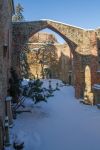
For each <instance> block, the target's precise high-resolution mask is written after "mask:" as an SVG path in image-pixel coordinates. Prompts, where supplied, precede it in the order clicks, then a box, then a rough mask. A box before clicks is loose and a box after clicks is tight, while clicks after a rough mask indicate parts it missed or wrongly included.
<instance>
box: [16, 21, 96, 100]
mask: <svg viewBox="0 0 100 150" xmlns="http://www.w3.org/2000/svg"><path fill="white" fill-rule="evenodd" d="M45 28H49V29H51V30H52V31H54V32H56V33H57V34H59V35H60V36H61V37H62V38H63V39H64V40H65V41H66V42H67V44H68V45H69V47H70V49H71V52H72V54H73V64H74V68H73V69H74V74H75V75H74V76H75V81H74V85H75V95H76V97H77V98H80V97H81V91H82V90H83V89H82V86H85V85H83V83H84V84H85V75H84V74H85V72H84V66H86V65H87V61H88V64H89V63H91V58H92V57H91V56H92V55H93V53H92V52H93V51H92V50H93V49H94V45H95V51H97V48H96V40H95V39H96V38H95V37H96V35H95V32H94V31H86V30H84V29H81V28H78V27H74V26H70V25H67V24H64V23H61V22H56V21H52V20H40V21H32V22H17V23H14V24H13V50H14V52H16V51H17V52H18V53H17V54H18V55H19V53H20V50H21V49H22V47H23V46H24V44H25V43H26V42H28V39H29V38H30V37H31V36H32V35H33V34H35V33H37V32H39V31H41V30H42V29H45ZM88 56H90V57H89V59H87V58H88ZM93 57H94V56H93ZM13 58H14V55H13ZM94 61H95V59H94ZM90 67H91V68H92V67H93V66H92V65H90ZM92 76H93V77H94V76H95V74H94V73H93V74H92ZM94 82H95V81H93V82H92V83H91V86H92V84H93V83H94Z"/></svg>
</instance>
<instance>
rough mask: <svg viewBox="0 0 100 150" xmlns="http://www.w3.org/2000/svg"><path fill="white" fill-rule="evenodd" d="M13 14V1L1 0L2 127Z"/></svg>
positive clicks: (0, 104)
mask: <svg viewBox="0 0 100 150" xmlns="http://www.w3.org/2000/svg"><path fill="white" fill-rule="evenodd" d="M12 12H13V5H12V1H8V0H0V119H1V120H0V125H1V122H2V123H3V125H4V120H5V97H6V96H7V88H8V79H9V76H10V73H9V69H10V65H11V41H12V29H11V28H12V23H11V17H12ZM0 133H1V131H0ZM3 138H4V137H3ZM3 138H2V140H3ZM0 142H1V141H0ZM0 149H2V144H1V143H0Z"/></svg>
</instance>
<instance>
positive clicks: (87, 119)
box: [10, 80, 100, 150]
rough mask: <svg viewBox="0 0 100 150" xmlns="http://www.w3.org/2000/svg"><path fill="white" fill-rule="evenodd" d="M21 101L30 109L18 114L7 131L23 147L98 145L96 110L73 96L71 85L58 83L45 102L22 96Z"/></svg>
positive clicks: (77, 149) (95, 148)
mask: <svg viewBox="0 0 100 150" xmlns="http://www.w3.org/2000/svg"><path fill="white" fill-rule="evenodd" d="M52 83H54V84H55V83H56V80H53V81H52ZM45 85H46V86H47V81H45ZM25 105H26V108H27V109H29V110H30V111H31V112H29V113H26V112H25V113H21V114H18V115H17V119H16V120H15V121H14V126H13V128H12V129H11V131H10V132H11V141H12V142H13V141H14V140H15V138H17V139H18V140H19V141H24V146H25V147H24V150H99V149H100V110H99V109H97V107H96V106H89V105H84V104H82V103H80V102H79V100H77V99H75V97H74V88H73V87H72V86H63V87H60V90H59V91H55V92H54V96H53V97H50V98H48V102H47V103H45V102H41V103H38V104H36V105H34V103H33V102H32V101H31V100H30V99H26V102H25Z"/></svg>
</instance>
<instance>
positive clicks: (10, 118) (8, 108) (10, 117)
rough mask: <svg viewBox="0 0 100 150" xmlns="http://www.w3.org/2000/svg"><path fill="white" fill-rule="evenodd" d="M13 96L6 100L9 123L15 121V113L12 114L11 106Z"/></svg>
mask: <svg viewBox="0 0 100 150" xmlns="http://www.w3.org/2000/svg"><path fill="white" fill-rule="evenodd" d="M11 100H12V97H11V96H7V97H6V100H5V105H6V115H7V116H8V119H9V125H12V123H13V115H12V108H11Z"/></svg>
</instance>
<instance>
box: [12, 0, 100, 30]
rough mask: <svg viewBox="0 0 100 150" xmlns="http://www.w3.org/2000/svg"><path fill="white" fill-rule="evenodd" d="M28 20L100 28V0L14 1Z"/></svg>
mask: <svg viewBox="0 0 100 150" xmlns="http://www.w3.org/2000/svg"><path fill="white" fill-rule="evenodd" d="M14 2H15V5H16V4H17V3H20V4H21V5H22V6H23V8H24V13H23V15H24V17H25V19H26V20H29V21H33V20H40V19H51V20H56V21H60V22H64V23H67V24H70V25H74V26H78V27H81V28H85V29H91V28H92V29H95V28H97V27H100V0H14Z"/></svg>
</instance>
